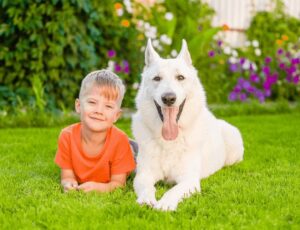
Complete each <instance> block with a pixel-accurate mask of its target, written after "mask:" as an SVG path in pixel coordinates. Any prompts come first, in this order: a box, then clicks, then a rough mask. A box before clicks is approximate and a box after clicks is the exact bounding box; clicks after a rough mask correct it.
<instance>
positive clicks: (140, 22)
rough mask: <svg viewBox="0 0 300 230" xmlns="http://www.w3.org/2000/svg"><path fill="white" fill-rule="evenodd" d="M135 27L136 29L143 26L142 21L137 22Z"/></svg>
mask: <svg viewBox="0 0 300 230" xmlns="http://www.w3.org/2000/svg"><path fill="white" fill-rule="evenodd" d="M136 25H137V27H138V28H142V27H143V26H144V21H143V20H138V21H137V24H136Z"/></svg>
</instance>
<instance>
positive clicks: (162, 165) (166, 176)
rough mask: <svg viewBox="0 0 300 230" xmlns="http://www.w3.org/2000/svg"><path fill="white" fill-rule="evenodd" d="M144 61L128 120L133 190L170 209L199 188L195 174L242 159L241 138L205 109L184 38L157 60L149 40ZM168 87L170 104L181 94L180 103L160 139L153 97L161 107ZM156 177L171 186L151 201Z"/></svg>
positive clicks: (144, 201) (205, 174) (200, 175)
mask: <svg viewBox="0 0 300 230" xmlns="http://www.w3.org/2000/svg"><path fill="white" fill-rule="evenodd" d="M145 63H146V66H145V68H144V71H143V74H142V82H141V87H140V89H139V92H138V95H137V97H136V106H137V113H136V114H135V115H134V116H133V121H132V130H133V134H134V137H135V139H136V141H137V142H138V145H139V153H138V156H137V170H136V177H135V178H134V190H135V192H136V194H137V202H138V203H140V204H147V205H151V206H153V207H154V208H156V209H161V210H175V209H176V208H177V205H178V203H179V202H180V201H181V200H182V199H183V198H185V197H188V196H190V195H191V194H192V193H194V192H195V191H200V179H201V178H205V177H208V176H209V175H211V174H213V173H214V172H216V171H217V170H219V169H221V168H222V167H223V166H225V165H231V164H234V163H236V162H239V161H241V160H242V159H243V152H244V148H243V141H242V137H241V134H240V132H239V130H238V129H237V128H235V127H234V126H232V125H230V124H228V123H227V122H225V121H223V120H219V119H216V118H215V117H214V115H213V114H212V113H211V112H210V111H209V110H208V108H207V105H206V98H205V92H204V90H203V87H202V85H201V83H200V81H199V79H198V77H197V71H196V70H195V68H194V67H193V66H192V61H191V57H190V54H189V51H188V49H187V45H186V42H185V40H183V45H182V49H181V52H180V53H179V55H178V57H177V58H175V59H162V58H161V57H160V56H159V55H158V54H157V53H156V52H155V50H154V49H153V48H152V45H151V41H150V40H149V41H148V45H147V48H146V51H145ZM157 75H159V76H161V77H162V80H161V81H159V82H157V81H154V80H153V78H154V77H155V76H157ZM177 75H183V76H184V77H185V80H183V81H178V80H177V79H176V76H177ZM170 91H172V92H175V94H176V96H177V99H176V102H175V106H179V105H180V104H181V103H182V102H183V100H184V99H186V102H185V106H184V108H183V111H182V114H181V117H180V119H179V121H178V124H179V135H178V137H177V138H176V139H175V140H172V141H166V140H164V139H163V137H162V134H161V130H162V121H161V120H160V118H159V114H158V112H157V109H156V107H155V104H154V100H156V101H157V102H158V103H159V104H160V106H162V107H163V106H164V105H163V102H162V100H161V95H162V94H163V93H165V92H170ZM159 180H164V181H167V182H171V183H175V184H176V185H175V186H174V187H172V188H171V189H170V190H169V191H167V192H166V193H165V194H164V195H163V197H162V198H161V199H160V200H159V201H157V200H156V198H155V186H154V185H155V183H156V182H158V181H159Z"/></svg>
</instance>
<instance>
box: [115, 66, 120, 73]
mask: <svg viewBox="0 0 300 230" xmlns="http://www.w3.org/2000/svg"><path fill="white" fill-rule="evenodd" d="M121 71H122V66H120V65H119V64H116V65H115V72H116V73H120V72H121Z"/></svg>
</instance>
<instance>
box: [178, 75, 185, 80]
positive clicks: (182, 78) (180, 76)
mask: <svg viewBox="0 0 300 230" xmlns="http://www.w3.org/2000/svg"><path fill="white" fill-rule="evenodd" d="M176 79H177V80H178V81H183V80H184V79H185V77H184V76H182V75H178V76H176Z"/></svg>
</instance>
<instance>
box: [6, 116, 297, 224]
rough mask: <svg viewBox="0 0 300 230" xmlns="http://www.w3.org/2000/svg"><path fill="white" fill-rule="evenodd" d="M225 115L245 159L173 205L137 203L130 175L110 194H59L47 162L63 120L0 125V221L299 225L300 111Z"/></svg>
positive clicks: (50, 162)
mask: <svg viewBox="0 0 300 230" xmlns="http://www.w3.org/2000/svg"><path fill="white" fill-rule="evenodd" d="M225 119H226V120H227V121H229V122H231V123H232V124H234V125H236V126H237V127H239V128H240V130H241V132H242V135H243V138H244V143H245V158H244V161H243V162H242V163H240V164H238V165H234V166H231V167H228V168H225V169H222V170H220V171H219V172H217V173H216V174H214V175H212V176H211V177H209V178H207V179H205V180H202V181H201V187H202V192H201V193H198V194H195V195H193V196H192V197H191V198H189V199H186V200H184V201H183V202H182V203H180V205H179V206H178V210H177V211H176V212H161V211H156V210H152V209H151V208H148V207H140V206H139V205H138V204H137V203H136V202H135V199H136V196H135V194H134V192H133V189H132V178H133V176H131V177H130V178H129V182H128V186H127V187H126V188H125V189H119V190H117V191H115V192H113V193H111V194H96V193H91V194H84V193H79V192H72V193H68V194H64V193H62V191H61V188H60V184H59V169H58V167H57V166H56V165H55V164H54V162H53V158H54V155H55V151H56V141H57V137H58V134H59V132H60V129H61V127H55V128H9V129H0V140H1V142H0V208H1V212H0V226H1V227H0V228H1V229H21V228H22V229H44V228H50V229H183V228H184V229H241V228H243V229H299V228H300V207H299V205H300V195H299V192H300V190H299V189H300V183H299V181H300V156H299V154H300V132H299V128H300V114H299V113H294V114H281V115H256V116H251V115H247V116H246V115H245V116H235V117H234V116H233V117H225ZM118 125H119V126H120V127H121V128H122V129H124V130H125V131H126V132H127V133H130V123H129V122H128V121H127V122H126V121H125V122H124V121H123V122H121V123H119V124H118ZM157 188H158V192H157V196H158V197H160V196H161V195H162V194H163V192H165V191H166V190H167V189H168V185H164V184H162V183H160V184H159V185H158V186H157Z"/></svg>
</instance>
